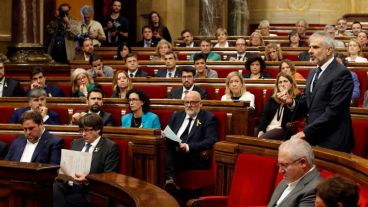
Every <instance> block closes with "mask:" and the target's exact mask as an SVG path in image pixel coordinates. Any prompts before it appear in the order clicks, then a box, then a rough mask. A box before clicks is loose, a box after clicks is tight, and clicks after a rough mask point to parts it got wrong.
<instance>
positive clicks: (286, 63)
mask: <svg viewBox="0 0 368 207" xmlns="http://www.w3.org/2000/svg"><path fill="white" fill-rule="evenodd" d="M279 72H284V73H287V74H289V75H291V76H292V77H293V78H294V80H305V78H304V77H303V76H302V74H300V73H298V72H296V69H295V65H294V64H293V63H292V62H291V60H289V59H283V60H281V63H280V65H279Z"/></svg>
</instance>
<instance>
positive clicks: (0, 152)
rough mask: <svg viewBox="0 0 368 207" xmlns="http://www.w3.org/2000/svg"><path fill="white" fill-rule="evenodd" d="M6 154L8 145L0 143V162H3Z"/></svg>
mask: <svg viewBox="0 0 368 207" xmlns="http://www.w3.org/2000/svg"><path fill="white" fill-rule="evenodd" d="M7 153H8V144H6V143H5V142H3V141H0V160H3V159H4V158H5V156H6V154H7Z"/></svg>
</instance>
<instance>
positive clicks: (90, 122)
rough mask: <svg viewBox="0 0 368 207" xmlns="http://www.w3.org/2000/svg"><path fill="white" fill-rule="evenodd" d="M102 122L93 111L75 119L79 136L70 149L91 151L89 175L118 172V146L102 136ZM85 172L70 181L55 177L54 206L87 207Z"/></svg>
mask: <svg viewBox="0 0 368 207" xmlns="http://www.w3.org/2000/svg"><path fill="white" fill-rule="evenodd" d="M103 126H104V125H103V122H102V119H101V117H100V116H98V115H97V114H94V113H92V114H87V115H85V116H83V117H82V118H81V119H80V121H79V132H80V133H81V135H82V138H81V139H74V140H73V142H72V144H71V150H75V151H82V152H88V153H90V154H92V163H91V169H90V172H89V174H92V173H105V172H118V171H119V163H120V161H119V160H120V156H119V148H118V145H117V144H116V143H115V142H113V141H111V140H110V139H107V138H104V137H103V136H102V134H103ZM86 176H87V175H84V174H76V175H75V176H74V177H73V180H64V179H57V181H56V182H55V183H54V186H53V199H54V207H69V206H88V180H87V179H86Z"/></svg>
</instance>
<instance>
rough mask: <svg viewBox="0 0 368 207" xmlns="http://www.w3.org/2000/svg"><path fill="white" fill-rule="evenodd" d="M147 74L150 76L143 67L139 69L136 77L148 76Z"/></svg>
mask: <svg viewBox="0 0 368 207" xmlns="http://www.w3.org/2000/svg"><path fill="white" fill-rule="evenodd" d="M147 76H148V73H147V72H144V71H143V70H142V69H138V70H137V72H136V73H135V76H134V77H147Z"/></svg>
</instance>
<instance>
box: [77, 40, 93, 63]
mask: <svg viewBox="0 0 368 207" xmlns="http://www.w3.org/2000/svg"><path fill="white" fill-rule="evenodd" d="M94 50H95V49H94V47H93V42H92V40H91V39H84V40H83V42H82V47H81V50H79V51H78V52H77V53H76V54H75V57H74V60H84V61H87V62H89V59H90V58H91V55H92V53H93V52H94Z"/></svg>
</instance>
